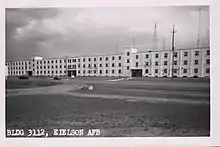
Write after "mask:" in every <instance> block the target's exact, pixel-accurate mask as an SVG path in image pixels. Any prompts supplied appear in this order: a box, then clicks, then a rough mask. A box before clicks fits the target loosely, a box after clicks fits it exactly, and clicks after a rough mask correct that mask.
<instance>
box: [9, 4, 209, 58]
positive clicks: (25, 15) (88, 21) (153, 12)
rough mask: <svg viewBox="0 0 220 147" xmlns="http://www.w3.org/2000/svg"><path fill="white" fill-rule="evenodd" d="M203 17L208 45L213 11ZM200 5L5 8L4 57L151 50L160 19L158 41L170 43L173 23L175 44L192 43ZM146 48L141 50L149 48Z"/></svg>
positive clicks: (192, 44) (203, 35)
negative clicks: (137, 48) (136, 48)
mask: <svg viewBox="0 0 220 147" xmlns="http://www.w3.org/2000/svg"><path fill="white" fill-rule="evenodd" d="M203 8H204V11H203V14H202V20H201V24H202V25H201V27H202V28H201V42H202V44H204V45H206V44H207V43H205V42H207V39H205V38H207V37H206V36H207V30H208V29H209V13H208V11H207V8H206V7H203ZM197 9H198V7H151V8H59V9H58V8H37V9H6V60H19V59H28V58H30V56H34V55H39V56H44V57H45V58H47V57H63V56H65V55H71V56H73V55H80V54H81V55H83V54H105V53H114V52H115V50H116V49H115V46H116V44H118V45H119V48H120V50H122V49H123V47H124V46H129V45H131V44H132V38H133V36H135V38H136V44H138V45H140V46H146V47H147V48H150V47H151V46H152V37H153V31H154V21H155V22H157V36H158V41H159V42H160V44H161V42H162V39H165V42H166V47H167V48H169V47H170V40H171V38H170V35H171V33H170V32H171V29H172V24H173V23H175V25H176V29H177V31H178V32H177V33H176V46H179V47H189V46H194V45H195V42H196V40H197V30H198V29H197V26H198V24H197V23H198V21H197V15H196V12H197ZM147 48H140V50H146V49H147Z"/></svg>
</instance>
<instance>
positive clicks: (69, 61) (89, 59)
mask: <svg viewBox="0 0 220 147" xmlns="http://www.w3.org/2000/svg"><path fill="white" fill-rule="evenodd" d="M103 58H104V57H99V61H102V60H103ZM111 59H112V60H115V57H114V56H113V57H112V58H111ZM82 60H83V62H86V58H83V59H82ZM91 60H92V58H88V61H89V62H91ZM105 60H106V61H108V60H109V57H105ZM118 60H121V56H118ZM76 61H77V60H76V59H68V63H71V62H76ZM80 61H81V60H80V59H78V62H80ZM93 61H94V62H95V61H97V58H93Z"/></svg>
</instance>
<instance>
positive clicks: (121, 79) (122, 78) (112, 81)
mask: <svg viewBox="0 0 220 147" xmlns="http://www.w3.org/2000/svg"><path fill="white" fill-rule="evenodd" d="M124 79H125V78H121V79H114V80H108V81H112V82H113V81H122V80H124Z"/></svg>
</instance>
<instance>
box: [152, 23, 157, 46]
mask: <svg viewBox="0 0 220 147" xmlns="http://www.w3.org/2000/svg"><path fill="white" fill-rule="evenodd" d="M153 50H157V23H156V22H154V36H153Z"/></svg>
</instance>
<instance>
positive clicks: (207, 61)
mask: <svg viewBox="0 0 220 147" xmlns="http://www.w3.org/2000/svg"><path fill="white" fill-rule="evenodd" d="M150 63H151V62H146V64H145V65H146V66H149V65H150ZM158 63H159V62H158V61H155V65H156V66H157V65H158ZM167 64H168V61H164V63H163V65H167ZM173 64H174V65H177V61H173ZM187 64H188V61H187V60H184V61H183V65H187ZM194 64H195V65H198V64H199V60H194ZM206 64H207V65H209V64H210V59H206ZM136 66H138V62H136Z"/></svg>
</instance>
